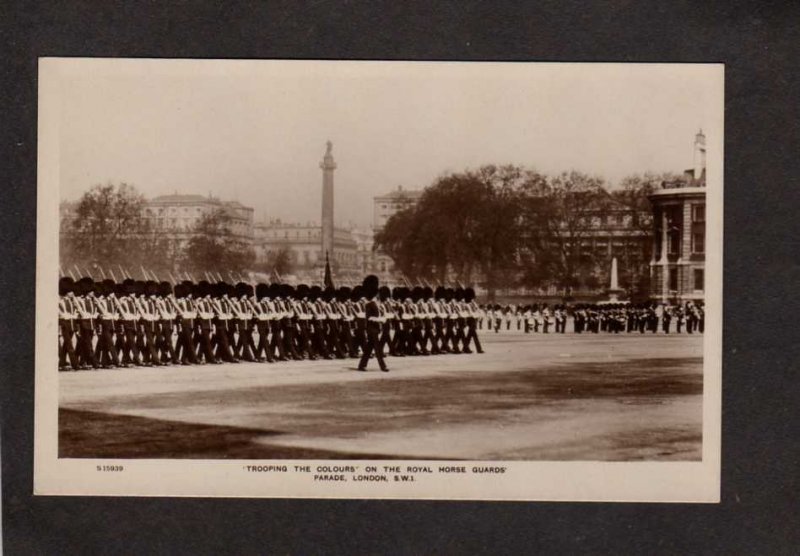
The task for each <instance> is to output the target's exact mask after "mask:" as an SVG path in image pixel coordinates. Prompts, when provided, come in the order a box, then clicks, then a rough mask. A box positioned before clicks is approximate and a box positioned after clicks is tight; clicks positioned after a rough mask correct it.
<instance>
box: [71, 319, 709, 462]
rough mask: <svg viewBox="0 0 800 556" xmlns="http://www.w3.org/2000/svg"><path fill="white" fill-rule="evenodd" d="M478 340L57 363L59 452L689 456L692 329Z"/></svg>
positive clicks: (694, 371)
mask: <svg viewBox="0 0 800 556" xmlns="http://www.w3.org/2000/svg"><path fill="white" fill-rule="evenodd" d="M482 341H483V343H484V349H485V350H486V353H484V354H482V355H478V354H472V355H445V356H432V357H405V358H389V359H387V362H388V364H389V366H390V368H391V372H389V373H381V372H379V371H378V370H377V365H376V363H375V362H374V361H373V362H371V363H370V366H371V367H372V369H371V372H368V373H359V372H355V370H354V369H355V361H354V360H345V361H301V362H286V363H277V364H256V363H241V364H227V365H206V366H195V367H180V366H176V367H163V368H158V369H148V368H142V369H119V370H102V371H84V372H77V373H73V372H66V373H61V374H60V375H59V381H60V411H59V454H60V456H61V457H109V458H139V457H141V458H207V459H215V458H237V459H250V458H256V459H280V458H290V459H300V458H313V459H353V458H356V459H359V458H363V459H469V460H592V461H630V460H672V461H674V460H699V459H700V457H701V443H702V427H701V419H702V390H703V381H702V336H697V335H694V336H687V335H683V336H677V335H671V336H664V335H660V334H659V335H639V334H631V335H628V334H623V335H608V334H601V335H573V334H566V335H555V334H549V335H543V334H539V335H525V334H520V333H516V332H515V331H511V332H505V331H504V332H502V333H500V334H494V333H484V335H483V336H482Z"/></svg>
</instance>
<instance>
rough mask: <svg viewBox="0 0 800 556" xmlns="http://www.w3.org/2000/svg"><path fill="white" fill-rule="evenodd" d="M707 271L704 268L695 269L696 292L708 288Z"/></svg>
mask: <svg viewBox="0 0 800 556" xmlns="http://www.w3.org/2000/svg"><path fill="white" fill-rule="evenodd" d="M705 279H706V276H705V271H704V270H703V269H702V268H695V269H694V289H695V291H699V292H701V291H703V290H704V289H705V287H706V285H705Z"/></svg>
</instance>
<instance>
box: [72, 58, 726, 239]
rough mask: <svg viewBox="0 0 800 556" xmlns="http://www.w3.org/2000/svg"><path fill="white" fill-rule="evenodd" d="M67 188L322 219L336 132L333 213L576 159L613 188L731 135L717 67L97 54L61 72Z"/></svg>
mask: <svg viewBox="0 0 800 556" xmlns="http://www.w3.org/2000/svg"><path fill="white" fill-rule="evenodd" d="M62 75H63V79H62V81H61V83H62V89H61V98H62V110H61V122H60V134H61V141H60V146H61V152H60V179H61V198H62V199H68V200H74V199H77V198H78V197H80V195H81V194H82V193H83V192H84V191H85V190H87V189H88V188H89V187H91V186H92V185H93V184H97V183H106V182H112V183H120V182H127V183H130V184H133V185H135V186H136V187H137V188H138V189H139V190H140V191H141V192H142V193H144V194H145V195H146V196H148V197H153V196H156V195H160V194H165V193H174V192H178V193H199V194H203V195H207V194H209V193H211V194H213V195H215V196H218V197H220V198H222V199H226V200H238V201H240V202H241V203H243V204H246V205H250V206H253V207H254V208H255V209H256V219H257V220H261V219H263V218H264V217H277V218H281V219H283V220H288V221H303V222H305V221H319V219H320V199H321V182H322V179H321V170H320V169H319V162H320V161H321V159H322V156H323V154H324V152H325V141H326V140H328V139H330V140H331V141H332V142H333V155H334V158H335V160H336V163H337V165H338V169H337V170H336V173H335V180H334V183H335V207H336V211H335V218H336V222H337V225H339V224H345V223H347V222H348V221H350V222H353V223H355V224H358V225H366V226H368V225H370V223H371V221H372V197H373V196H375V195H379V194H382V193H386V192H388V191H389V190H391V189H394V188H396V187H397V186H398V185H402V186H404V187H405V188H408V189H415V188H422V187H424V186H426V185H429V184H430V183H432V182H433V180H434V179H435V178H436V177H437V176H439V175H441V174H442V173H444V172H448V171H461V170H464V169H467V168H476V167H478V166H480V165H483V164H487V163H495V164H505V163H511V164H520V165H524V166H527V167H530V168H534V169H536V170H538V171H540V172H544V173H557V172H561V171H564V170H570V169H575V170H579V171H582V172H587V173H591V174H595V175H599V176H602V177H603V178H605V179H606V180H607V181H608V182H609V184H610V185H611V186H614V185H616V183H618V181H619V180H620V179H621V178H623V177H624V176H626V175H628V174H631V173H637V172H645V171H656V172H661V171H675V172H680V171H682V170H683V169H685V168H689V167H691V166H692V143H693V140H694V135H695V133H696V132H697V130H698V128H700V127H702V128H703V129H704V131H706V134H707V135H709V142H710V143H712V144H713V143H714V142H716V141H717V140H719V138H718V137H717V138H714V137H713V135H714V134H716V135H721V133H722V121H721V119H722V105H721V102H722V86H721V83H722V81H721V75H722V73H721V70H720V69H719V66H704V65H632V64H628V65H622V64H619V65H610V64H521V63H507V64H485V63H480V64H479V63H387V62H379V63H375V62H274V61H273V62H270V61H258V62H241V61H239V62H233V61H177V62H176V61H158V60H129V61H120V60H92V61H74V63H72V64H69V65H68V67H66V68H65V69H64V70H63V71H62Z"/></svg>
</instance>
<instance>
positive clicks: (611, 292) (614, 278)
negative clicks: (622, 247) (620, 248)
mask: <svg viewBox="0 0 800 556" xmlns="http://www.w3.org/2000/svg"><path fill="white" fill-rule="evenodd" d="M623 293H625V290H623V289H622V288H620V287H619V277H618V275H617V258H616V257H614V258H613V259H611V284H610V286H609V288H608V301H609V302H610V303H617V302H618V301H619V296H620V295H622V294H623Z"/></svg>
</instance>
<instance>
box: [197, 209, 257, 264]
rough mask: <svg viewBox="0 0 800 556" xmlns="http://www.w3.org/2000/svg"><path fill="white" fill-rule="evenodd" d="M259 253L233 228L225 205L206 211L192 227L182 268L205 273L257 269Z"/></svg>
mask: <svg viewBox="0 0 800 556" xmlns="http://www.w3.org/2000/svg"><path fill="white" fill-rule="evenodd" d="M254 259H255V253H254V252H253V250H252V249H250V248H249V247H247V246H246V245H245V244H244V243H243V242H242V241H240V240H239V239H238V238H237V237H236V236H235V235H234V234H233V232H232V231H231V217H230V215H229V214H228V212H227V211H226V210H225V209H224V208H220V209H217V210H213V211H210V212H208V213H206V214H204V215H203V216H202V217H201V218H200V219H199V220H198V221H197V224H196V225H195V227H194V229H193V230H192V235H191V237H190V238H189V241H188V242H187V244H186V248H185V250H184V253H183V260H182V265H181V266H182V268H183V269H185V270H188V271H189V272H192V273H196V274H198V275H200V276H203V275H204V274H205V273H206V272H211V273H221V275H222V276H223V278H227V276H228V273H230V272H233V273H236V274H239V273H241V272H243V271H246V270H248V269H250V268H253V262H254Z"/></svg>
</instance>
